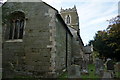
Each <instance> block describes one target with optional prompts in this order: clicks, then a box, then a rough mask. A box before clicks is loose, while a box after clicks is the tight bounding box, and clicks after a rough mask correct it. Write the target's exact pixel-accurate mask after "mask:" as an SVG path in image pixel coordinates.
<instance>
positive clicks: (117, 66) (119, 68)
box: [114, 62, 120, 78]
mask: <svg viewBox="0 0 120 80" xmlns="http://www.w3.org/2000/svg"><path fill="white" fill-rule="evenodd" d="M114 71H115V77H117V78H120V76H119V73H120V62H117V63H116V64H115V65H114Z"/></svg>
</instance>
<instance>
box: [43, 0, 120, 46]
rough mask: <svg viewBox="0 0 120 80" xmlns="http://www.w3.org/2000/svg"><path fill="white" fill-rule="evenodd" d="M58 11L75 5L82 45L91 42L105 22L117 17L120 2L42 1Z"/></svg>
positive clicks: (108, 0) (82, 0)
mask: <svg viewBox="0 0 120 80" xmlns="http://www.w3.org/2000/svg"><path fill="white" fill-rule="evenodd" d="M43 1H44V2H46V3H48V4H50V5H51V6H53V7H54V8H56V9H57V10H58V11H60V9H61V7H62V8H63V9H66V8H72V7H74V5H76V8H77V12H78V15H79V24H80V25H79V26H80V27H79V28H80V35H81V38H82V40H83V43H84V45H86V44H88V42H89V40H92V39H93V38H94V36H95V33H96V32H97V31H98V30H104V29H106V28H107V26H108V24H109V22H108V21H107V20H109V19H111V18H113V17H115V16H117V15H118V2H119V1H120V0H43Z"/></svg>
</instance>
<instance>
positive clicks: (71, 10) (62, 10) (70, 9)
mask: <svg viewBox="0 0 120 80" xmlns="http://www.w3.org/2000/svg"><path fill="white" fill-rule="evenodd" d="M76 11H77V9H76V6H75V5H74V7H73V8H68V9H62V8H61V10H60V12H76Z"/></svg>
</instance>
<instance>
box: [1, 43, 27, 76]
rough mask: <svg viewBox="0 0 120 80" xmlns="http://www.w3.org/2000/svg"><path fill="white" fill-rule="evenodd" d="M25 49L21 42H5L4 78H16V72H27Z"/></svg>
mask: <svg viewBox="0 0 120 80" xmlns="http://www.w3.org/2000/svg"><path fill="white" fill-rule="evenodd" d="M24 56H25V53H24V47H23V43H22V42H21V41H17V42H15V41H14V42H11V41H9V42H4V44H3V56H2V57H3V59H2V60H3V62H2V64H3V65H2V67H3V78H4V77H8V78H11V77H14V76H15V71H21V70H25V66H24V64H25V62H24Z"/></svg>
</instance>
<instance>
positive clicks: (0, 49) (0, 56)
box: [0, 5, 2, 79]
mask: <svg viewBox="0 0 120 80" xmlns="http://www.w3.org/2000/svg"><path fill="white" fill-rule="evenodd" d="M1 78H2V8H1V5H0V79H1Z"/></svg>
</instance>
